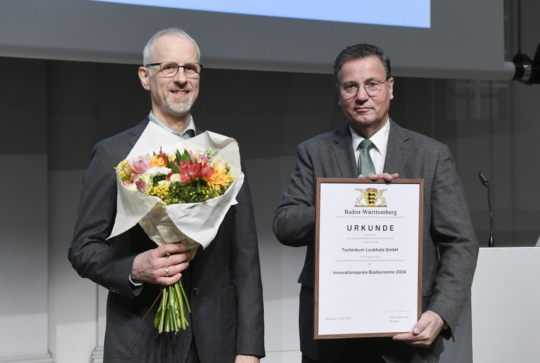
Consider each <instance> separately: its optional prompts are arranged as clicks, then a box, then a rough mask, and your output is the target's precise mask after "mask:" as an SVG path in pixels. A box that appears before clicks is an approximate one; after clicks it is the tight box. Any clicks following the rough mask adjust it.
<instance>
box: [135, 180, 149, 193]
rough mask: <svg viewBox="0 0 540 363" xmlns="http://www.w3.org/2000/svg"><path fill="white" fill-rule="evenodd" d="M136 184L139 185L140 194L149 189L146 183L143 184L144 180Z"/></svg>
mask: <svg viewBox="0 0 540 363" xmlns="http://www.w3.org/2000/svg"><path fill="white" fill-rule="evenodd" d="M135 184H136V185H137V189H138V190H139V192H142V193H144V192H146V190H147V189H148V185H146V182H143V181H142V180H139V181H138V182H135Z"/></svg>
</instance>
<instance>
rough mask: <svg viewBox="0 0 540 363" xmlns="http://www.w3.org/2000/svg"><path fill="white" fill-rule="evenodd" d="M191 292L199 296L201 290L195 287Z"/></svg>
mask: <svg viewBox="0 0 540 363" xmlns="http://www.w3.org/2000/svg"><path fill="white" fill-rule="evenodd" d="M191 292H192V293H193V296H197V294H198V293H199V290H197V288H194V289H193V290H192V291H191Z"/></svg>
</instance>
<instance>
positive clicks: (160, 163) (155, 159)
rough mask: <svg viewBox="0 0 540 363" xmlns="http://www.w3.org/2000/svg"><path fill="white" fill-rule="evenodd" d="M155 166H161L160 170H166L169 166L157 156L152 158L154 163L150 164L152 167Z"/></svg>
mask: <svg viewBox="0 0 540 363" xmlns="http://www.w3.org/2000/svg"><path fill="white" fill-rule="evenodd" d="M154 166H159V167H160V168H164V167H166V166H167V165H165V160H163V159H162V158H160V157H158V156H157V155H154V156H152V162H151V164H150V167H151V168H153V167H154Z"/></svg>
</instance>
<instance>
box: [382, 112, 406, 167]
mask: <svg viewBox="0 0 540 363" xmlns="http://www.w3.org/2000/svg"><path fill="white" fill-rule="evenodd" d="M408 139H409V135H408V134H407V132H406V131H405V130H404V129H402V128H401V127H400V126H399V125H398V124H396V123H395V122H394V121H392V119H390V133H389V135H388V147H387V150H386V158H385V160H384V172H385V173H390V174H393V173H398V174H400V177H403V175H402V174H403V170H404V169H405V168H404V167H405V163H406V162H407V158H408V156H409V145H408V143H407V140H408Z"/></svg>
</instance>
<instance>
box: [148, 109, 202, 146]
mask: <svg viewBox="0 0 540 363" xmlns="http://www.w3.org/2000/svg"><path fill="white" fill-rule="evenodd" d="M148 117H149V118H150V121H152V122H153V123H155V124H156V125H158V126H159V127H161V128H163V129H164V130H166V131H168V132H170V133H172V134H174V135H176V136H180V137H181V138H183V139H186V140H187V139H189V138H192V137H194V136H195V134H196V133H197V132H196V130H195V122H194V121H193V116H189V124H188V126H187V127H186V129H185V130H184V133H183V134H182V135H180V134H179V133H177V132H175V131H173V130H171V129H170V128H169V127H168V126H167V125H165V124H164V123H163V122H161V121H159V120H158V119H157V118H156V116H154V113H153V112H152V111H150V114H149V115H148Z"/></svg>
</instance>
